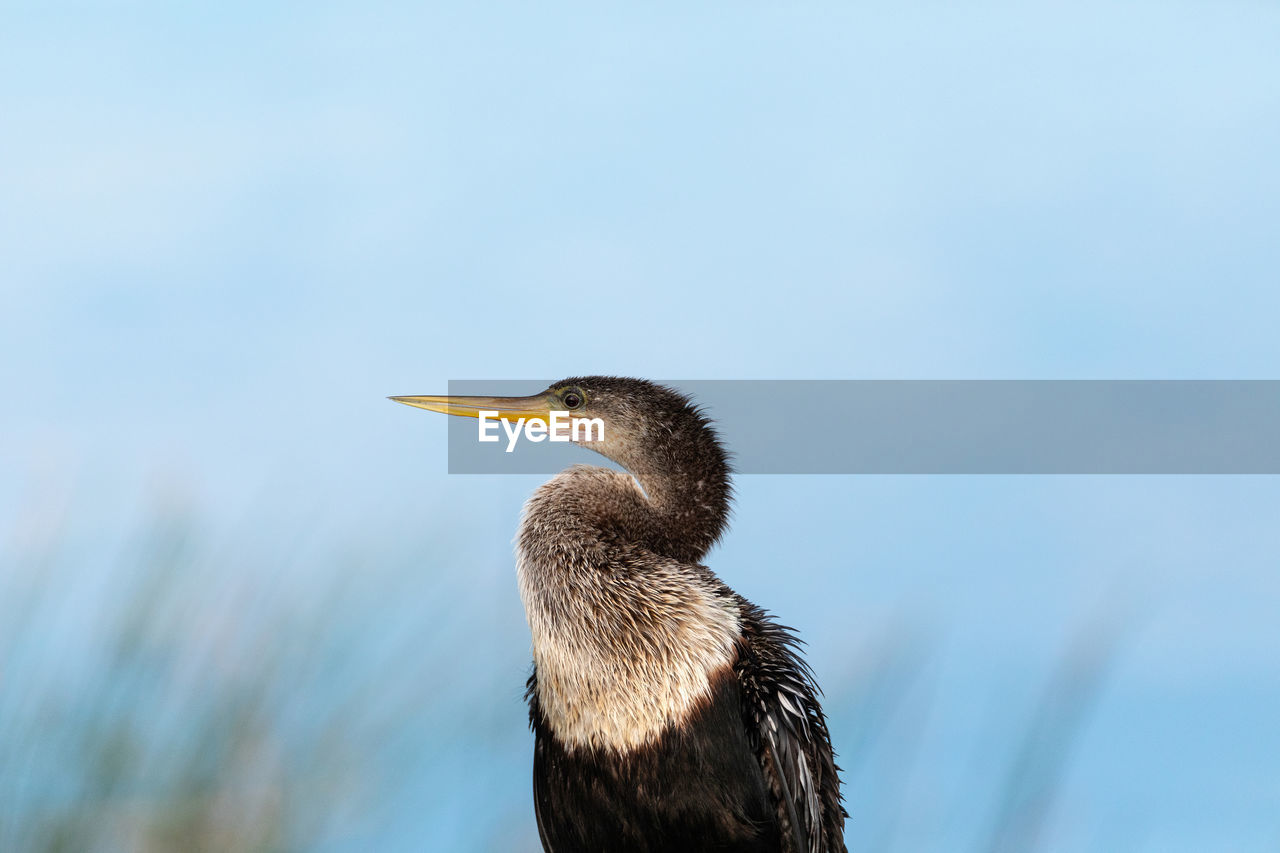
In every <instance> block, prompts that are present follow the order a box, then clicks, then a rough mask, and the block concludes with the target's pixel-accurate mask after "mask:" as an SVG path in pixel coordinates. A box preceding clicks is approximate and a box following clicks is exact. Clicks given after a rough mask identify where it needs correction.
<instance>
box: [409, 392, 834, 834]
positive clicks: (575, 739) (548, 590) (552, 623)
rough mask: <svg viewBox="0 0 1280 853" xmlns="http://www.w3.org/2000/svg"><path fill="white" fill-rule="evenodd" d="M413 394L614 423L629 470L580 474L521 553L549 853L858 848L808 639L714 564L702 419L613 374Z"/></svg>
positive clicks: (603, 445)
mask: <svg viewBox="0 0 1280 853" xmlns="http://www.w3.org/2000/svg"><path fill="white" fill-rule="evenodd" d="M397 399H400V400H401V401H403V402H408V403H410V404H411V405H420V406H422V407H424V408H433V409H435V410H437V411H448V412H449V413H451V414H466V413H470V412H471V411H475V409H476V407H482V406H485V405H487V406H491V407H493V408H495V409H497V410H499V411H504V412H506V411H510V412H512V413H517V412H520V413H524V412H530V411H536V410H541V409H542V408H543V407H546V408H547V409H550V410H554V409H562V410H565V411H568V412H571V413H572V414H573V415H574V416H576V417H583V418H599V419H600V421H601V422H602V423H603V428H604V435H603V439H602V440H599V441H592V442H588V443H585V446H587V447H590V448H592V449H594V450H597V451H599V452H600V453H602V454H604V455H605V456H607V457H609V458H611V459H613V460H614V461H616V462H618V463H619V464H620V465H621V466H622V467H624V468H625V469H626V471H627V472H628V474H629V476H628V475H624V474H622V473H619V472H616V471H613V470H610V469H605V468H597V467H591V466H575V467H573V468H570V469H569V470H567V471H565V472H562V473H561V474H559V475H558V476H556V477H555V478H553V479H552V480H551V481H550V482H548V483H546V484H544V485H543V486H542V487H541V488H539V489H538V490H537V491H536V492H535V494H534V495H533V497H531V498H530V500H529V502H528V504H527V505H526V507H525V513H524V517H523V519H522V521H521V525H520V533H519V535H518V537H517V541H516V550H517V556H518V576H519V580H520V588H521V596H522V598H523V600H524V604H525V610H526V614H527V616H528V619H529V625H530V629H531V633H532V635H533V652H534V672H533V675H531V676H530V678H529V684H528V700H529V712H530V722H531V725H532V728H533V731H534V733H535V740H536V744H535V754H534V801H535V805H536V811H537V820H538V829H539V834H540V836H541V839H542V845H543V848H544V849H545V850H546V851H548V853H601V851H610V853H657V851H685V850H688V851H695V850H698V851H702V850H723V851H742V853H766V851H767V853H840V851H844V850H845V846H844V842H843V826H844V819H845V817H846V815H845V811H844V809H843V808H842V806H841V796H840V782H839V778H838V775H837V771H838V769H837V767H836V765H835V763H834V761H833V756H832V749H831V740H830V736H829V734H828V731H827V726H826V721H825V719H824V717H823V713H822V709H821V706H820V704H819V701H818V695H819V691H818V688H817V685H816V684H815V682H814V679H813V675H812V673H811V672H810V670H809V668H808V666H807V665H806V664H805V663H804V661H803V660H802V659H801V658H800V656H799V655H798V653H797V650H796V645H797V640H796V639H795V637H794V636H793V635H792V634H791V632H790V631H789V630H788V629H786V628H784V627H782V626H780V625H778V624H777V623H775V622H774V621H773V619H772V618H771V617H770V616H768V615H767V614H766V613H765V611H763V610H761V609H760V608H758V607H756V606H755V605H753V604H751V603H750V602H748V601H747V600H746V599H744V598H742V597H741V596H739V595H737V594H736V593H734V592H733V591H732V590H731V589H730V588H729V587H727V586H726V585H725V584H724V583H723V582H721V581H720V580H719V578H717V577H716V575H714V574H713V573H712V572H711V570H710V569H708V568H707V567H706V566H704V565H703V564H702V562H701V561H702V559H703V558H704V557H705V555H706V553H707V551H708V549H710V547H711V546H712V545H713V544H714V543H715V542H716V541H717V540H718V539H719V537H720V535H721V533H722V532H723V530H724V528H725V525H726V522H727V519H728V514H729V504H730V497H731V486H730V479H729V478H730V468H729V464H728V459H727V456H726V454H725V451H724V449H723V448H722V446H721V444H720V441H719V439H718V437H717V435H716V433H715V430H714V429H713V427H712V425H711V424H710V422H709V421H708V420H707V419H706V418H705V417H704V416H703V414H702V413H701V412H700V411H699V410H698V409H697V407H695V406H694V405H693V404H692V403H691V402H690V401H689V400H688V399H687V398H686V397H684V396H683V395H681V394H679V393H678V392H676V391H674V390H672V389H669V388H666V387H663V386H660V385H656V384H654V383H650V382H646V381H643V380H636V379H622V378H615V377H581V378H573V379H566V380H564V381H563V382H558V383H555V384H554V385H553V386H551V388H549V389H548V390H547V391H546V392H543V394H540V395H534V396H533V397H529V398H505V399H504V398H483V400H484V401H485V402H484V403H480V402H474V403H465V404H464V403H461V402H459V400H460V398H448V399H447V405H446V403H441V402H440V401H442V400H446V398H397ZM461 399H464V400H470V399H472V398H461ZM475 399H476V400H479V399H481V398H475ZM424 401H425V402H424ZM467 406H471V408H467ZM514 416H515V415H514V414H512V417H514Z"/></svg>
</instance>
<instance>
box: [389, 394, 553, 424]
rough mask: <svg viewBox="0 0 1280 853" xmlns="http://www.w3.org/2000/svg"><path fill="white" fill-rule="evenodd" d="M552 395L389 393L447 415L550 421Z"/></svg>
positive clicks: (414, 404) (410, 403) (420, 407)
mask: <svg viewBox="0 0 1280 853" xmlns="http://www.w3.org/2000/svg"><path fill="white" fill-rule="evenodd" d="M550 397H551V395H549V394H534V395H533V396H532V397H448V396H445V397H388V398H387V399H388V400H395V401H396V402H397V403H404V404H405V405H406V406H414V407H416V408H419V409H426V410H427V411H429V412H440V413H441V414H445V415H457V416H459V417H463V418H478V417H480V413H481V412H497V414H496V415H492V414H491V415H489V417H492V418H497V419H499V420H504V421H516V420H519V419H520V418H526V419H527V418H541V419H542V420H544V421H547V420H549V419H550V417H551V399H550Z"/></svg>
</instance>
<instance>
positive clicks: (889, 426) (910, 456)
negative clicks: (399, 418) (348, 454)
mask: <svg viewBox="0 0 1280 853" xmlns="http://www.w3.org/2000/svg"><path fill="white" fill-rule="evenodd" d="M656 381H659V382H661V383H662V384H664V385H669V386H671V387H674V388H677V389H679V390H680V391H682V392H684V393H685V394H688V395H689V396H691V397H693V398H694V400H695V401H696V402H697V403H698V404H700V405H701V406H702V407H703V408H704V409H705V411H706V413H707V414H708V415H709V416H710V417H711V418H712V419H713V420H714V421H715V423H716V427H717V429H718V431H719V433H720V436H721V439H722V440H723V441H724V443H725V445H726V446H727V447H728V449H729V450H730V452H731V453H732V454H733V457H734V469H735V470H736V471H737V472H739V473H742V474H1277V473H1280V381H1277V380H1214V381H1199V380H1105V381H1095V380H1026V381H1023V380H747V379H744V380H656ZM550 384H551V382H550V381H539V380H457V381H451V382H450V383H449V389H448V392H449V394H450V395H454V394H460V395H477V394H482V395H493V396H517V395H527V394H534V393H537V392H539V391H542V390H543V389H545V388H547V387H548V386H549V385H550ZM423 416H424V417H444V415H427V414H426V413H423ZM449 420H450V425H449V448H448V455H449V472H450V473H454V474H552V473H555V472H557V471H560V470H562V469H563V468H565V467H567V466H569V465H573V464H575V463H582V462H586V463H591V464H601V465H602V464H608V463H606V462H605V460H604V459H603V457H601V456H599V455H597V454H595V453H593V452H591V451H590V450H587V449H585V448H583V447H579V446H576V445H573V444H566V443H556V444H553V443H551V442H548V441H543V442H541V443H533V442H530V441H527V440H521V441H519V442H517V444H516V445H515V447H514V449H513V451H512V452H507V447H508V442H507V439H506V437H505V436H503V437H502V440H501V441H497V442H492V443H481V442H480V441H479V440H478V431H477V425H478V422H477V421H476V420H474V419H472V418H461V417H453V418H449ZM497 432H498V434H499V435H502V432H501V430H498V431H497Z"/></svg>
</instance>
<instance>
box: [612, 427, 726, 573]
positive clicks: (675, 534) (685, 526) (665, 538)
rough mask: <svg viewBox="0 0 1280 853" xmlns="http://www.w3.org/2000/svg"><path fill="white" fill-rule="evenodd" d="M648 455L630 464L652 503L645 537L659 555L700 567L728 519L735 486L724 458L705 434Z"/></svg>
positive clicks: (672, 441)
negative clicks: (733, 486) (696, 563)
mask: <svg viewBox="0 0 1280 853" xmlns="http://www.w3.org/2000/svg"><path fill="white" fill-rule="evenodd" d="M706 433H710V431H709V430H707V431H706ZM648 451H649V452H647V453H644V454H642V455H639V456H638V458H637V459H636V460H635V461H632V462H631V464H629V465H626V467H627V470H628V471H630V473H631V475H632V476H634V477H635V478H636V481H637V482H639V483H640V487H641V488H642V489H644V493H645V496H646V497H647V498H648V509H649V512H648V516H649V517H648V518H647V519H646V522H647V523H646V524H645V525H644V526H645V528H646V530H645V534H646V535H644V536H643V538H644V539H646V540H648V541H647V544H648V545H649V547H651V548H652V549H653V550H654V551H655V552H657V553H660V554H664V555H666V556H669V557H674V558H675V559H678V560H684V561H687V562H698V561H700V560H701V559H702V558H703V557H704V556H705V555H706V553H707V551H708V550H710V549H711V546H712V545H714V544H715V543H716V541H717V540H718V539H719V538H720V535H721V534H722V533H723V532H724V529H725V527H726V525H727V523H728V519H729V501H730V497H731V493H732V487H731V486H730V483H729V464H728V461H727V460H726V458H725V453H724V451H723V449H721V447H720V445H719V443H718V442H717V441H716V440H715V437H714V434H703V433H702V431H699V434H698V435H695V436H691V437H686V436H676V435H672V436H670V437H668V438H667V440H664V441H662V442H661V446H658V447H650V448H648ZM624 464H625V463H624Z"/></svg>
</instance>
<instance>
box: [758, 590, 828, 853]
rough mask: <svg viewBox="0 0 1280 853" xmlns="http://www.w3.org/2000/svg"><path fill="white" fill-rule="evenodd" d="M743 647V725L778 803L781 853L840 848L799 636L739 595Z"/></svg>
mask: <svg viewBox="0 0 1280 853" xmlns="http://www.w3.org/2000/svg"><path fill="white" fill-rule="evenodd" d="M738 601H739V603H740V605H741V607H742V614H743V626H742V633H743V648H742V650H741V652H740V654H739V657H738V663H737V664H736V665H735V669H736V670H737V674H738V680H739V681H740V682H741V684H742V690H743V702H744V705H745V708H744V713H745V715H746V722H747V727H748V729H749V730H750V731H751V732H752V733H753V734H755V735H756V740H755V742H753V746H755V747H756V751H757V754H758V755H759V757H760V763H761V766H762V767H763V768H764V772H765V777H766V779H767V780H768V782H769V785H770V787H771V788H772V789H773V794H774V797H775V799H776V800H777V802H778V822H779V825H780V827H781V830H782V833H781V834H782V838H783V850H784V851H786V853H845V846H844V841H843V836H844V819H845V817H847V815H846V813H845V810H844V808H843V806H842V805H841V798H840V781H839V777H838V776H837V773H838V772H839V768H837V767H836V765H835V760H834V758H833V755H832V751H831V736H830V735H829V734H828V733H827V722H826V719H825V718H824V717H823V715H822V707H821V705H819V703H818V695H819V692H820V691H819V690H818V686H817V684H816V683H815V682H814V679H813V673H812V671H811V670H810V669H809V666H808V665H807V664H806V663H805V662H804V660H803V659H802V658H801V657H800V656H799V654H797V653H796V646H797V645H798V643H799V641H798V640H797V639H796V638H795V636H794V635H793V634H792V633H791V632H790V631H789V630H788V629H786V628H784V627H782V626H781V625H778V624H777V623H775V622H774V621H773V620H772V619H770V618H769V617H768V615H766V614H765V612H764V611H763V610H761V609H760V608H758V607H756V606H755V605H753V604H751V603H750V602H748V601H746V600H745V599H742V598H739V599H738Z"/></svg>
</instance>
